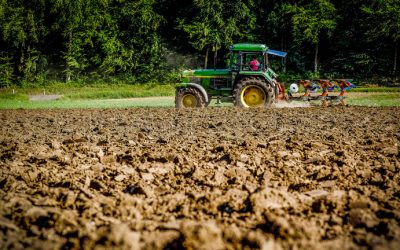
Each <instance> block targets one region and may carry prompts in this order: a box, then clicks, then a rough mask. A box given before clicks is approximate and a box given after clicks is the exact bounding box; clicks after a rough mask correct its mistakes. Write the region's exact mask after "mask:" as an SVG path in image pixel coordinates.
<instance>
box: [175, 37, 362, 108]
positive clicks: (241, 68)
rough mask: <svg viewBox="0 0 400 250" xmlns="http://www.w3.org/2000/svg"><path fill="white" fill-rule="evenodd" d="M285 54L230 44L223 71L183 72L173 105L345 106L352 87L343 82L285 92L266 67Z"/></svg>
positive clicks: (302, 83)
mask: <svg viewBox="0 0 400 250" xmlns="http://www.w3.org/2000/svg"><path fill="white" fill-rule="evenodd" d="M286 55H287V53H286V52H282V51H278V50H272V49H270V48H268V47H267V46H266V45H264V44H248V43H239V44H234V45H232V46H231V47H230V54H229V55H228V65H227V68H225V69H216V68H214V69H196V70H185V71H183V73H182V82H181V83H180V84H179V85H178V86H177V88H176V94H175V106H176V108H193V107H207V106H208V105H209V104H210V103H211V101H212V99H216V100H217V104H218V103H221V102H233V104H234V106H237V107H244V108H252V107H271V106H273V105H274V103H277V102H285V101H286V102H292V101H306V102H310V101H321V103H322V105H323V106H330V105H334V104H336V103H337V104H339V105H345V104H346V103H345V98H346V96H345V93H346V90H349V89H351V88H353V87H355V86H354V85H353V84H352V83H351V82H350V80H347V79H333V80H327V79H317V80H304V79H301V80H298V81H297V82H296V83H292V84H291V85H290V88H289V90H287V91H286V90H285V87H284V86H283V85H282V84H281V83H279V81H278V74H277V73H275V71H274V70H272V68H271V67H270V64H269V58H270V56H277V57H286ZM214 65H215V63H214ZM299 87H302V88H303V89H304V94H303V95H301V94H299V93H298V91H299ZM335 89H339V91H340V92H339V94H337V95H331V92H333V91H334V90H335ZM320 91H322V93H321V94H319V93H318V94H317V92H320Z"/></svg>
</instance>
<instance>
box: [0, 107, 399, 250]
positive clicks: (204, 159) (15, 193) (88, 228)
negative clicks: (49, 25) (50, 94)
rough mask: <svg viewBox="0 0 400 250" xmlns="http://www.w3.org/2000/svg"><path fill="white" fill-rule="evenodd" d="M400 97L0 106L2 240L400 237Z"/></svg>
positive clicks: (198, 242) (259, 241)
mask: <svg viewBox="0 0 400 250" xmlns="http://www.w3.org/2000/svg"><path fill="white" fill-rule="evenodd" d="M399 121H400V108H365V107H329V108H320V107H311V108H291V109H288V108H281V109H270V110H246V109H235V108H206V109H195V110H179V111H177V110H175V109H121V110H13V111H11V110H10V111H4V110H3V111H0V125H1V128H0V136H1V137H0V202H1V203H0V248H1V249H7V248H9V249H24V248H28V249H77V248H83V249H109V248H118V249H296V248H300V249H363V248H365V249H371V248H372V249H398V246H399V245H400V226H399V224H400V223H399V222H400V188H399V182H400V181H399V179H400V178H399V177H400V175H399V170H400V163H399V156H400V155H399V145H400V144H399V141H400V123H399Z"/></svg>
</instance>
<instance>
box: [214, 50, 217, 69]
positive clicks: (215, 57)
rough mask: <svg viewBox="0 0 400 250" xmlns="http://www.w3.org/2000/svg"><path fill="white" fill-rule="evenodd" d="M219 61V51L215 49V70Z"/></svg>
mask: <svg viewBox="0 0 400 250" xmlns="http://www.w3.org/2000/svg"><path fill="white" fill-rule="evenodd" d="M217 60H218V49H217V47H215V49H214V69H216V68H217Z"/></svg>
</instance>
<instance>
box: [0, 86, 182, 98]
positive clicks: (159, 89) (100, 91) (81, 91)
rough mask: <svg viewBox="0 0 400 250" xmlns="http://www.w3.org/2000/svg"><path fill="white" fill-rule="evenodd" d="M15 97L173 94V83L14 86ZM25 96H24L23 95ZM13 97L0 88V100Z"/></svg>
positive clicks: (98, 96) (118, 96)
mask: <svg viewBox="0 0 400 250" xmlns="http://www.w3.org/2000/svg"><path fill="white" fill-rule="evenodd" d="M14 92H15V93H16V94H15V95H16V96H18V98H17V99H29V95H41V94H47V95H50V94H56V95H63V98H64V99H70V100H75V99H120V98H135V97H150V96H173V95H175V85H173V84H163V85H157V84H141V85H128V84H116V85H109V84H96V85H88V86H76V85H72V86H68V85H66V84H59V83H58V84H52V85H50V86H47V87H40V88H15V89H14ZM24 96H25V97H24ZM10 98H14V99H15V96H14V94H13V89H12V88H8V89H2V90H0V100H1V99H10Z"/></svg>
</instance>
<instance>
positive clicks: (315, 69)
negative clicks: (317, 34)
mask: <svg viewBox="0 0 400 250" xmlns="http://www.w3.org/2000/svg"><path fill="white" fill-rule="evenodd" d="M318 47H319V46H318V42H317V43H316V44H315V57H314V72H315V73H317V72H318Z"/></svg>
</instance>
